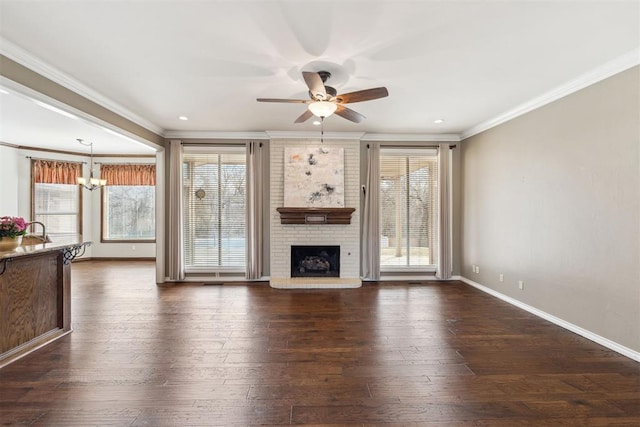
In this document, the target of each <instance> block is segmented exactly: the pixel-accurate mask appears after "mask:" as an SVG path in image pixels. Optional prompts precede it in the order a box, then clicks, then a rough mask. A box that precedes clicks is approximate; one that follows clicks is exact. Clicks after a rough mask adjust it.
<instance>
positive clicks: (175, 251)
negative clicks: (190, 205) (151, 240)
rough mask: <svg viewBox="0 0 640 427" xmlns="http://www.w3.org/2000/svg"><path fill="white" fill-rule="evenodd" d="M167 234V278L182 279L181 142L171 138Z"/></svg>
mask: <svg viewBox="0 0 640 427" xmlns="http://www.w3.org/2000/svg"><path fill="white" fill-rule="evenodd" d="M169 162H170V163H169V235H168V237H167V249H168V258H167V260H168V266H167V267H168V268H167V274H168V276H169V280H174V281H176V280H183V279H184V253H183V247H182V242H183V237H182V233H183V221H182V143H181V142H180V141H176V140H172V141H171V147H170V159H169Z"/></svg>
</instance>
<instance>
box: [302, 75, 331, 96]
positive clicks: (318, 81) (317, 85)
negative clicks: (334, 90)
mask: <svg viewBox="0 0 640 427" xmlns="http://www.w3.org/2000/svg"><path fill="white" fill-rule="evenodd" d="M302 77H304V81H305V83H306V84H307V86H308V87H309V91H310V92H311V93H312V94H313V96H314V98H315V97H316V96H320V97H321V98H322V99H326V97H327V91H326V89H325V88H324V82H323V81H322V78H321V77H320V74H318V73H314V72H311V71H303V72H302Z"/></svg>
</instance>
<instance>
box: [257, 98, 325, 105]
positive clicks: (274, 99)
mask: <svg viewBox="0 0 640 427" xmlns="http://www.w3.org/2000/svg"><path fill="white" fill-rule="evenodd" d="M256 101H258V102H293V103H296V104H309V103H311V102H313V101H311V100H309V99H281V98H256Z"/></svg>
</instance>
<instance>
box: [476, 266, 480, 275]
mask: <svg viewBox="0 0 640 427" xmlns="http://www.w3.org/2000/svg"><path fill="white" fill-rule="evenodd" d="M476 273H477V274H480V266H479V265H476Z"/></svg>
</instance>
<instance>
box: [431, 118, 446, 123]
mask: <svg viewBox="0 0 640 427" xmlns="http://www.w3.org/2000/svg"><path fill="white" fill-rule="evenodd" d="M433 123H436V124H440V123H444V120H442V119H435V120H434V121H433Z"/></svg>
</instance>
